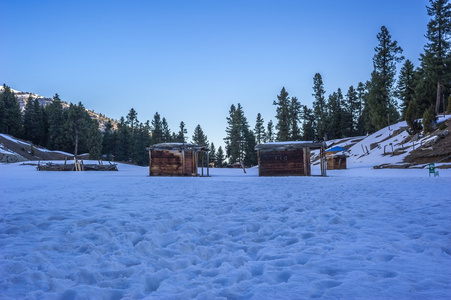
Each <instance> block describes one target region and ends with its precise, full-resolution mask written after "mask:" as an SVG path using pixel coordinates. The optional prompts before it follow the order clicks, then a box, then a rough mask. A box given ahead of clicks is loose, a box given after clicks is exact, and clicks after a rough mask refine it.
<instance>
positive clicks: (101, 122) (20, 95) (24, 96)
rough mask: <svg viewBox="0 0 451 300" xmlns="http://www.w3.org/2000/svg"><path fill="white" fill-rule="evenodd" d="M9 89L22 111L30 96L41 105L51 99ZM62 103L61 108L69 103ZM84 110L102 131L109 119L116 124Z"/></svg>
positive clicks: (45, 104) (49, 101) (51, 99)
mask: <svg viewBox="0 0 451 300" xmlns="http://www.w3.org/2000/svg"><path fill="white" fill-rule="evenodd" d="M11 91H12V92H13V93H14V95H15V96H16V97H17V100H18V101H19V104H20V110H21V111H22V112H23V111H24V110H25V106H26V105H27V103H28V100H29V99H30V97H31V99H33V101H34V99H38V101H39V104H40V105H42V106H47V105H48V104H50V103H51V102H52V101H53V98H46V97H43V96H40V95H38V94H34V93H30V92H21V91H18V90H15V89H12V88H11ZM2 92H3V86H0V94H1V93H2ZM62 105H63V108H68V107H69V103H68V102H66V101H62ZM86 111H87V112H88V114H89V115H90V116H91V119H95V120H97V121H98V122H99V128H100V130H102V131H103V130H104V129H105V125H106V123H107V122H108V121H111V122H112V124H113V126H114V127H116V126H117V121H115V120H113V119H110V118H106V117H104V116H102V115H101V114H99V113H96V112H94V111H92V110H89V109H86Z"/></svg>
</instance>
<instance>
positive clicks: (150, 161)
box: [149, 150, 152, 176]
mask: <svg viewBox="0 0 451 300" xmlns="http://www.w3.org/2000/svg"><path fill="white" fill-rule="evenodd" d="M151 170H152V150H149V176H151V175H152V171H151Z"/></svg>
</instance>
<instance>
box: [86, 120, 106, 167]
mask: <svg viewBox="0 0 451 300" xmlns="http://www.w3.org/2000/svg"><path fill="white" fill-rule="evenodd" d="M87 123H88V129H87V137H86V138H87V147H88V152H89V159H95V160H99V159H101V158H102V132H101V131H100V129H99V122H98V121H97V120H91V122H90V124H89V121H87Z"/></svg>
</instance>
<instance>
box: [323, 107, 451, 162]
mask: <svg viewBox="0 0 451 300" xmlns="http://www.w3.org/2000/svg"><path fill="white" fill-rule="evenodd" d="M437 123H438V124H442V123H443V124H444V125H441V126H443V127H446V128H445V129H442V130H440V129H436V130H435V131H434V132H432V133H430V134H427V135H424V136H423V135H416V136H413V137H412V136H410V135H409V133H408V128H409V127H408V126H407V123H406V122H405V121H403V122H399V123H397V124H393V125H390V126H389V127H386V128H383V129H381V130H379V131H377V132H375V133H373V134H371V135H369V136H362V137H353V138H346V139H338V140H331V141H328V142H327V145H328V148H331V147H334V146H341V147H343V148H345V149H347V151H345V154H346V155H347V156H348V159H347V166H348V168H357V167H371V168H373V167H374V168H418V167H425V165H426V164H428V163H440V165H438V167H442V168H444V167H449V166H451V164H449V163H451V135H450V134H449V130H450V128H451V115H446V116H443V115H442V116H439V117H438V121H437ZM314 159H318V155H317V154H316V155H315V156H314Z"/></svg>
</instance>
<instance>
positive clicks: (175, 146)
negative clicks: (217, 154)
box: [150, 143, 210, 151]
mask: <svg viewBox="0 0 451 300" xmlns="http://www.w3.org/2000/svg"><path fill="white" fill-rule="evenodd" d="M150 149H152V150H182V149H194V150H203V151H210V149H208V147H207V146H199V145H196V144H189V143H160V144H155V145H152V146H150Z"/></svg>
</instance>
